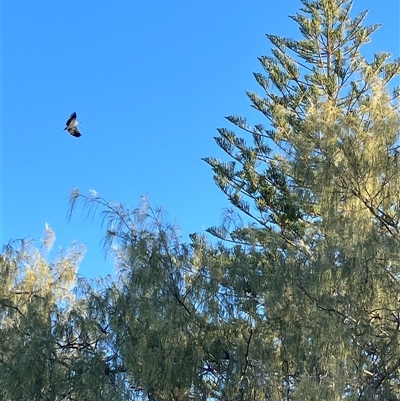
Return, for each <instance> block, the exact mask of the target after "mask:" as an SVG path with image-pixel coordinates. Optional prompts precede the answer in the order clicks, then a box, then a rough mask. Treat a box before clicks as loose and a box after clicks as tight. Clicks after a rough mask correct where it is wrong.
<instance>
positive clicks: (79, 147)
mask: <svg viewBox="0 0 400 401" xmlns="http://www.w3.org/2000/svg"><path fill="white" fill-rule="evenodd" d="M299 7H300V1H298V0H286V1H268V0H252V1H244V0H241V1H239V0H218V1H212V0H191V1H189V0H169V1H166V0H164V1H163V0H129V1H128V0H119V1H110V0H102V1H94V0H85V1H76V0H73V1H72V0H70V1H48V0H46V1H44V0H35V1H25V0H13V1H4V2H3V3H2V127H1V128H2V187H1V189H2V209H1V210H2V213H1V218H2V222H1V227H2V232H1V234H2V238H1V242H2V244H4V243H6V242H8V240H9V239H10V238H24V237H32V238H36V239H40V238H41V236H42V233H43V229H44V224H45V222H48V223H49V224H50V226H51V227H52V228H53V229H54V230H55V232H56V236H57V242H56V248H59V247H61V248H67V247H68V246H69V245H70V244H71V242H72V241H74V240H76V241H77V242H79V243H83V244H85V245H86V248H87V252H86V256H85V259H84V261H83V262H82V265H81V269H80V273H81V274H83V275H85V276H97V275H105V274H107V273H110V272H111V271H112V265H111V263H106V262H104V258H103V253H102V248H101V245H100V241H101V239H102V237H103V234H104V229H101V228H100V219H95V220H94V221H93V222H92V223H90V221H87V220H85V219H84V218H82V217H81V214H80V210H79V209H78V210H77V212H76V213H75V214H74V215H73V218H72V221H71V222H70V223H68V222H67V219H66V216H67V211H68V195H69V192H70V191H71V189H72V188H74V187H76V188H78V189H79V190H80V191H81V192H82V193H87V192H88V191H89V190H91V189H94V190H96V191H97V192H98V193H99V194H100V195H102V196H103V197H104V198H106V199H108V200H115V201H118V202H120V203H122V204H125V205H129V206H130V207H131V208H134V207H136V205H137V204H138V203H139V201H140V195H144V194H147V195H148V198H149V200H150V203H151V204H152V205H153V206H154V207H156V206H162V207H163V208H164V209H165V210H166V211H167V212H168V215H169V218H170V219H171V220H176V222H177V224H178V225H179V226H180V227H181V229H182V234H183V239H186V238H187V235H188V234H189V233H192V232H202V231H203V230H204V229H205V228H207V227H209V226H213V225H218V224H219V222H220V216H221V212H222V210H223V208H226V207H228V206H229V204H228V202H227V201H226V200H225V198H224V196H223V195H222V193H220V191H219V189H218V188H217V187H216V186H215V184H214V182H213V179H212V172H211V169H210V168H209V167H208V166H207V165H206V164H205V163H204V162H202V161H201V158H202V157H206V156H215V157H225V156H224V155H223V154H222V152H221V151H220V150H219V148H218V147H217V145H216V144H215V142H214V140H213V137H214V136H215V135H216V134H217V132H216V128H217V127H223V126H225V127H230V126H229V124H228V122H226V121H225V120H224V116H226V115H230V114H238V115H242V116H246V117H248V118H249V119H250V121H251V122H252V123H265V121H263V119H262V118H261V116H259V115H257V114H255V113H254V112H253V111H252V110H251V109H250V107H249V101H248V99H247V97H246V95H245V91H246V90H253V91H258V92H260V90H259V87H258V86H257V84H256V83H255V81H254V79H253V76H252V72H254V71H261V67H260V66H259V63H258V60H257V57H258V56H260V55H266V54H269V51H270V49H269V44H268V41H267V39H266V38H265V33H272V34H277V35H281V36H288V37H294V38H299V37H300V34H299V32H298V29H297V26H296V24H295V23H294V22H293V21H292V20H291V19H289V18H288V17H287V16H288V15H293V14H294V13H296V12H297V11H298V9H299ZM364 9H369V10H370V13H369V15H368V17H367V23H369V24H372V23H382V24H383V26H382V28H381V29H380V30H379V31H378V33H376V34H375V35H374V37H373V42H372V43H371V44H370V45H368V46H367V47H366V48H365V49H366V53H367V54H372V53H373V52H374V51H389V52H391V53H392V54H394V55H396V56H398V55H399V17H400V16H399V2H398V0H382V1H377V0H355V3H354V12H353V16H354V15H355V13H359V12H360V11H362V10H364ZM73 111H76V112H77V113H78V120H79V121H82V123H81V125H80V130H81V132H82V135H83V136H82V137H81V138H79V139H76V138H73V137H71V136H69V135H68V134H67V133H66V131H63V127H64V125H65V121H66V120H67V118H68V117H69V115H70V114H71V113H72V112H73ZM226 160H227V159H226Z"/></svg>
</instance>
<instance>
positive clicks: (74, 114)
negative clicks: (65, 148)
mask: <svg viewBox="0 0 400 401" xmlns="http://www.w3.org/2000/svg"><path fill="white" fill-rule="evenodd" d="M72 120H76V112H75V111H74V112H73V113H72V114H71V116H70V118H69V119H68V120H67V122H66V124H65V125H66V126H67V127H68V126H69V125H70V124H71V122H72Z"/></svg>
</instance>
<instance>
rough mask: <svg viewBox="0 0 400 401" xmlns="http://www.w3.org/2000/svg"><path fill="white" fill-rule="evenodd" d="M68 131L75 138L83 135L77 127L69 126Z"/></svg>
mask: <svg viewBox="0 0 400 401" xmlns="http://www.w3.org/2000/svg"><path fill="white" fill-rule="evenodd" d="M68 132H69V133H70V135H72V136H74V137H75V138H79V137H80V136H82V134H81V133H80V132H79V130H78V128H77V127H72V128H68Z"/></svg>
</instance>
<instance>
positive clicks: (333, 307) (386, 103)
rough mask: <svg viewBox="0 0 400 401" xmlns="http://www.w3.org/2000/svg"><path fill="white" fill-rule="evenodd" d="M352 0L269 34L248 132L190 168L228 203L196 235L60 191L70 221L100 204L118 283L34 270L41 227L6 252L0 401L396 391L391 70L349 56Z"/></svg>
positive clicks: (64, 263) (399, 288)
mask: <svg viewBox="0 0 400 401" xmlns="http://www.w3.org/2000/svg"><path fill="white" fill-rule="evenodd" d="M351 6H352V1H348V0H302V8H301V9H300V12H298V13H297V14H295V15H294V16H292V17H291V18H292V19H293V21H294V22H295V23H297V24H298V26H299V29H300V34H301V39H298V40H296V39H289V38H282V37H278V36H274V35H267V38H268V40H269V41H270V43H271V45H272V50H271V53H272V54H271V55H270V56H262V57H260V59H259V60H260V63H261V65H262V67H263V69H264V72H263V73H255V74H254V77H255V79H256V81H257V82H258V83H259V85H260V87H261V91H262V94H256V93H252V92H249V93H247V96H248V98H249V99H250V102H251V106H252V107H253V108H254V109H256V110H257V111H259V112H260V116H261V118H262V119H263V122H262V123H260V124H255V125H251V124H250V123H248V122H247V120H246V119H245V118H243V117H239V116H229V117H227V119H228V121H229V122H230V123H232V124H233V125H234V126H235V128H236V129H237V130H239V132H240V134H237V133H235V132H234V131H233V130H230V129H226V128H220V129H218V133H219V136H217V137H216V138H215V139H216V142H217V144H218V146H219V147H220V148H222V149H223V150H224V151H225V152H226V154H227V157H228V158H229V160H228V161H224V160H218V159H215V158H212V157H209V158H206V159H205V161H206V162H207V163H208V164H209V165H210V166H211V168H212V170H213V172H214V179H215V182H216V184H217V185H218V186H219V187H220V188H221V190H222V191H223V192H224V193H225V194H226V196H227V198H228V201H229V202H230V203H231V205H232V210H231V211H229V212H227V213H226V216H225V219H224V221H223V224H222V225H221V226H216V227H212V228H210V229H209V233H211V234H212V235H213V236H212V237H211V238H207V237H206V236H203V235H198V234H193V235H191V242H190V243H188V244H186V243H183V242H182V241H181V239H180V237H179V230H178V229H177V228H176V227H174V226H173V225H170V224H169V223H168V222H166V220H165V218H164V216H163V215H162V213H161V211H160V210H154V209H153V208H152V207H151V206H150V205H149V204H148V202H147V201H146V200H144V201H143V202H142V204H140V205H139V207H138V208H137V209H135V210H130V209H129V208H127V207H124V206H122V205H120V204H118V203H115V202H109V201H106V200H105V199H103V198H102V197H101V196H100V195H98V194H97V193H96V192H94V191H93V192H91V193H89V194H88V195H84V194H81V193H80V192H79V191H78V190H73V191H72V192H71V197H70V201H71V205H70V206H71V208H70V211H71V213H73V210H74V209H75V208H76V207H78V205H79V204H80V205H81V206H82V207H83V208H86V209H87V210H88V212H89V213H95V212H96V208H97V207H100V208H101V210H102V213H103V218H104V220H103V221H104V223H105V226H106V227H105V229H106V234H105V237H104V240H105V241H104V244H105V250H106V251H107V252H110V253H111V254H112V255H113V256H114V257H115V263H116V266H117V268H118V274H117V276H116V277H115V278H113V279H108V280H105V281H99V282H97V283H90V282H89V281H87V280H84V279H77V278H76V268H77V265H78V262H79V260H80V257H81V255H82V251H81V250H79V249H77V248H73V249H72V250H70V251H67V252H66V253H65V254H62V255H60V256H59V257H57V258H56V260H55V261H53V262H48V261H47V260H46V255H45V249H46V246H47V245H48V244H49V243H50V242H51V241H50V240H49V238H52V236H53V234H52V232H51V230H50V228H47V233H48V235H47V237H46V239H45V241H44V242H43V246H42V247H41V249H40V250H38V249H35V248H33V247H31V246H30V245H29V244H25V243H22V244H21V245H20V246H19V247H18V246H16V245H14V246H11V245H10V246H8V247H6V249H5V251H4V252H3V254H2V256H1V259H0V268H1V274H0V277H1V280H2V281H3V285H2V286H1V289H0V394H1V396H2V398H4V399H8V400H25V399H26V400H39V399H48V400H81V399H96V400H121V401H122V400H136V399H144V400H149V401H172V400H173V401H183V400H220V401H225V400H237V401H247V400H249V401H250V400H287V401H289V400H322V399H323V400H343V399H345V400H397V399H399V398H400V284H399V277H400V255H399V249H400V243H399V219H400V211H399V193H400V173H399V169H398V159H399V156H398V155H399V150H400V146H399V145H398V136H399V133H400V129H399V128H400V120H399V102H398V100H399V90H398V88H395V87H393V84H392V80H393V78H394V77H396V76H398V75H399V73H400V61H399V60H394V61H390V60H389V58H390V55H389V54H387V53H376V54H375V55H374V57H373V59H372V60H367V59H366V58H365V57H363V55H362V53H361V47H362V46H363V45H364V44H367V43H368V42H369V41H370V40H371V36H372V34H373V33H374V32H375V31H376V29H378V25H373V26H365V25H364V24H363V22H364V19H365V16H366V12H364V13H362V14H360V15H358V16H355V17H352V16H351ZM215 238H216V239H218V240H217V241H216V240H214V239H215ZM49 241H50V242H49Z"/></svg>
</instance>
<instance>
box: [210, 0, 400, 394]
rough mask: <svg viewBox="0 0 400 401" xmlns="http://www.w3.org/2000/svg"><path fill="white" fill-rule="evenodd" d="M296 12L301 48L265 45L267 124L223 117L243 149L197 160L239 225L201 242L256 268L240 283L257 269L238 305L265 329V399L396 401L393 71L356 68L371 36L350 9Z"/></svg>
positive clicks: (399, 316)
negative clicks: (252, 304) (258, 309)
mask: <svg viewBox="0 0 400 401" xmlns="http://www.w3.org/2000/svg"><path fill="white" fill-rule="evenodd" d="M302 4H303V8H302V9H301V12H300V13H298V14H296V15H295V16H293V17H291V18H292V19H293V20H294V21H295V22H296V23H297V24H298V25H299V28H300V32H301V34H302V36H303V39H302V40H294V39H286V38H281V37H277V36H273V35H267V37H268V39H269V41H270V42H271V44H272V45H273V49H272V55H273V56H272V57H261V58H260V62H261V64H262V66H263V68H264V70H265V74H260V73H256V74H254V75H255V78H256V80H257V82H258V83H259V84H260V86H261V87H262V88H263V91H264V94H263V96H259V95H257V94H255V93H248V97H249V99H250V101H251V104H252V107H254V108H255V109H256V110H258V111H260V112H261V113H262V114H263V115H264V117H265V118H266V120H267V123H268V125H267V126H264V125H262V124H259V125H254V126H251V125H249V124H248V123H247V121H246V119H244V118H241V117H237V116H230V117H228V120H229V121H230V122H231V123H233V124H234V125H235V126H236V127H238V128H239V129H240V130H241V131H242V132H244V133H245V135H247V136H248V137H249V138H250V139H251V140H252V144H248V143H246V142H245V139H244V138H242V137H240V136H238V135H236V134H235V133H234V132H233V131H231V130H228V129H219V136H218V137H217V138H216V141H217V143H218V145H219V146H220V147H221V148H222V149H223V150H224V151H225V152H226V153H227V154H228V155H229V156H230V157H231V158H232V159H233V160H232V161H230V162H223V161H219V160H217V159H215V158H207V159H205V160H206V162H207V163H209V164H210V165H211V167H212V169H213V171H214V178H215V181H216V183H217V184H218V186H219V187H220V188H221V190H222V191H223V192H224V193H225V194H226V195H227V196H228V199H229V200H230V202H231V203H232V204H233V205H234V206H235V207H236V208H238V209H239V211H240V214H239V217H240V218H241V219H243V215H244V216H247V217H248V222H249V223H248V224H242V223H241V224H239V223H238V222H237V224H236V226H235V228H234V229H229V228H228V227H226V226H224V225H223V226H221V227H214V228H212V229H211V230H210V231H211V232H212V233H213V234H214V235H216V236H218V237H220V238H223V239H227V240H230V241H234V242H236V243H239V244H243V245H246V246H249V247H250V249H252V252H255V250H257V251H256V252H258V253H259V254H264V255H265V258H264V260H263V261H262V262H261V263H260V264H259V265H257V267H255V266H254V264H246V263H244V264H243V265H242V266H241V269H242V270H241V271H240V272H239V274H241V275H242V276H244V277H245V276H253V277H254V275H255V274H256V273H255V271H254V269H257V270H256V272H257V274H258V275H259V276H260V277H259V280H263V283H262V284H260V282H258V283H257V282H256V283H254V280H250V282H251V281H252V282H253V286H252V287H251V288H252V291H250V293H254V294H255V296H256V298H257V299H258V301H259V302H261V303H262V304H263V305H264V311H265V319H266V320H267V321H268V324H269V328H271V327H274V328H275V329H276V335H275V337H274V343H273V344H271V343H270V344H269V345H268V346H270V347H272V348H275V355H277V354H279V356H278V359H277V360H276V359H275V362H276V363H277V364H278V365H280V366H279V370H276V368H277V365H276V364H275V362H271V364H270V369H269V370H266V371H265V377H264V379H265V382H264V388H265V389H267V388H269V390H268V391H269V394H271V397H272V398H271V399H285V400H292V399H301V400H308V399H315V400H317V399H324V400H339V399H343V397H344V398H347V399H357V400H359V399H362V400H371V399H382V400H383V399H385V400H396V399H399V397H400V390H399V388H400V342H399V339H400V297H399V295H400V285H399V277H400V265H399V262H400V260H399V256H400V254H399V249H400V242H399V219H400V211H399V207H400V204H399V202H400V199H399V193H400V172H399V163H398V142H397V141H398V136H399V133H400V124H399V103H398V96H399V91H398V89H394V91H393V92H392V93H391V91H390V82H391V80H392V79H393V78H394V77H395V76H397V75H398V74H399V73H400V62H399V60H396V61H394V62H388V58H389V57H390V55H389V54H387V53H378V54H375V56H374V58H373V60H372V61H370V62H369V61H367V60H366V59H365V58H364V57H363V56H362V54H361V50H360V48H361V46H362V45H364V44H366V43H367V42H369V41H370V37H371V35H372V34H373V33H374V31H375V30H376V29H377V28H378V25H374V26H363V20H364V18H365V16H366V12H364V13H362V14H360V15H359V16H357V17H355V18H351V17H350V12H351V6H352V1H347V0H315V1H311V0H302ZM244 218H245V217H244ZM249 269H251V270H252V271H251V272H249ZM250 278H251V277H250ZM262 287H264V288H262ZM254 331H255V332H256V331H257V328H254ZM272 348H271V349H272ZM264 362H265V363H266V361H264ZM274 364H275V365H274ZM249 366H254V369H257V367H258V366H259V365H258V363H255V362H253V363H252V362H251V361H250V365H249ZM265 366H266V365H265ZM271 368H272V369H271ZM259 375H260V377H261V375H262V372H261V371H260V372H259ZM248 383H249V387H251V386H254V383H255V382H254V381H251V380H250V381H249V382H248ZM268 391H267V390H266V392H265V394H266V396H265V398H264V399H270V398H268V396H267V393H268ZM250 398H251V397H250V396H249V395H248V396H247V397H244V398H243V399H250Z"/></svg>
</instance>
